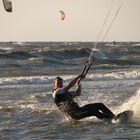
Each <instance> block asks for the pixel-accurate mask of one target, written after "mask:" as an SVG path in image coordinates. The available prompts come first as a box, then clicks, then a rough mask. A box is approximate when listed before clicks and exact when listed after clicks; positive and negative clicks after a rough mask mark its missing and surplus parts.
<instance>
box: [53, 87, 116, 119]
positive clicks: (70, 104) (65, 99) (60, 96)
mask: <svg viewBox="0 0 140 140" xmlns="http://www.w3.org/2000/svg"><path fill="white" fill-rule="evenodd" d="M53 97H54V101H55V104H56V105H57V107H58V108H59V110H60V111H61V112H63V113H65V114H66V115H67V116H68V117H69V118H72V119H75V120H79V119H82V118H85V117H90V116H96V117H97V118H99V119H104V118H105V119H109V120H111V119H113V118H114V117H115V115H114V114H113V113H112V112H111V111H110V110H109V109H108V108H107V107H106V106H105V105H104V104H102V103H93V104H87V105H84V106H82V107H80V106H79V105H78V104H77V103H76V102H75V101H74V100H73V97H72V95H71V94H70V93H69V92H66V91H64V90H63V88H60V89H57V90H54V92H53Z"/></svg>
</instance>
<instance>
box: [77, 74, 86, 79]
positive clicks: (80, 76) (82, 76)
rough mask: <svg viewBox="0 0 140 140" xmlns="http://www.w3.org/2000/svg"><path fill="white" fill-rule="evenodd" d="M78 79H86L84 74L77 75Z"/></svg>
mask: <svg viewBox="0 0 140 140" xmlns="http://www.w3.org/2000/svg"><path fill="white" fill-rule="evenodd" d="M78 77H79V78H80V80H81V79H83V78H85V77H86V74H84V73H81V74H79V76H78Z"/></svg>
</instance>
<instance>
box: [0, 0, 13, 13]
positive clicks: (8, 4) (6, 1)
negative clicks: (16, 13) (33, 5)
mask: <svg viewBox="0 0 140 140" xmlns="http://www.w3.org/2000/svg"><path fill="white" fill-rule="evenodd" d="M2 1H3V5H4V8H5V10H6V11H7V12H12V2H11V0H2Z"/></svg>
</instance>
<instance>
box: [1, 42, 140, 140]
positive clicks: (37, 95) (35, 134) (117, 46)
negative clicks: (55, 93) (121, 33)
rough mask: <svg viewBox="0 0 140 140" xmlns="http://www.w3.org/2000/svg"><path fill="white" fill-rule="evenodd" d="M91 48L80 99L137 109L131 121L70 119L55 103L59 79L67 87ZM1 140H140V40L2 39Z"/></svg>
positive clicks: (119, 108)
mask: <svg viewBox="0 0 140 140" xmlns="http://www.w3.org/2000/svg"><path fill="white" fill-rule="evenodd" d="M91 51H93V54H94V57H95V60H94V62H93V64H92V66H91V68H90V69H89V71H88V73H87V75H86V77H85V78H84V79H83V80H82V81H81V85H82V93H81V96H80V97H77V98H75V101H76V102H77V103H78V104H79V105H80V106H83V105H85V104H89V103H98V102H100V103H103V104H105V105H106V106H107V107H108V108H109V109H111V110H112V111H113V112H114V114H115V115H117V114H118V113H120V112H122V111H125V110H132V111H133V112H134V114H133V116H132V118H131V119H130V120H128V121H127V122H125V123H120V122H107V121H103V120H99V119H97V118H96V117H94V116H93V117H89V118H85V119H81V120H79V121H74V120H69V119H68V118H67V117H66V116H65V114H62V113H61V112H60V111H59V110H58V108H57V107H56V105H55V104H54V100H53V97H52V90H53V80H54V79H55V77H56V76H60V77H62V78H63V79H64V85H67V84H68V83H69V82H70V81H71V80H72V79H73V78H74V77H76V76H77V75H78V74H80V73H81V72H82V70H83V68H84V65H85V63H86V61H87V59H88V57H89V55H90V53H91ZM75 88H76V86H75V87H73V89H72V90H75ZM0 140H140V42H115V41H114V42H98V44H97V46H96V48H95V42H0Z"/></svg>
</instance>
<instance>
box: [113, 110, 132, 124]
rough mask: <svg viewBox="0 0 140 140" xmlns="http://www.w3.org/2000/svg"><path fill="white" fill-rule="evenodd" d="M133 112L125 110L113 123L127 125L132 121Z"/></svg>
mask: <svg viewBox="0 0 140 140" xmlns="http://www.w3.org/2000/svg"><path fill="white" fill-rule="evenodd" d="M132 116H133V111H132V110H125V111H123V112H121V113H119V114H118V115H117V116H116V118H115V119H113V121H115V122H119V123H126V122H129V121H130V120H131V119H132Z"/></svg>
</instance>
